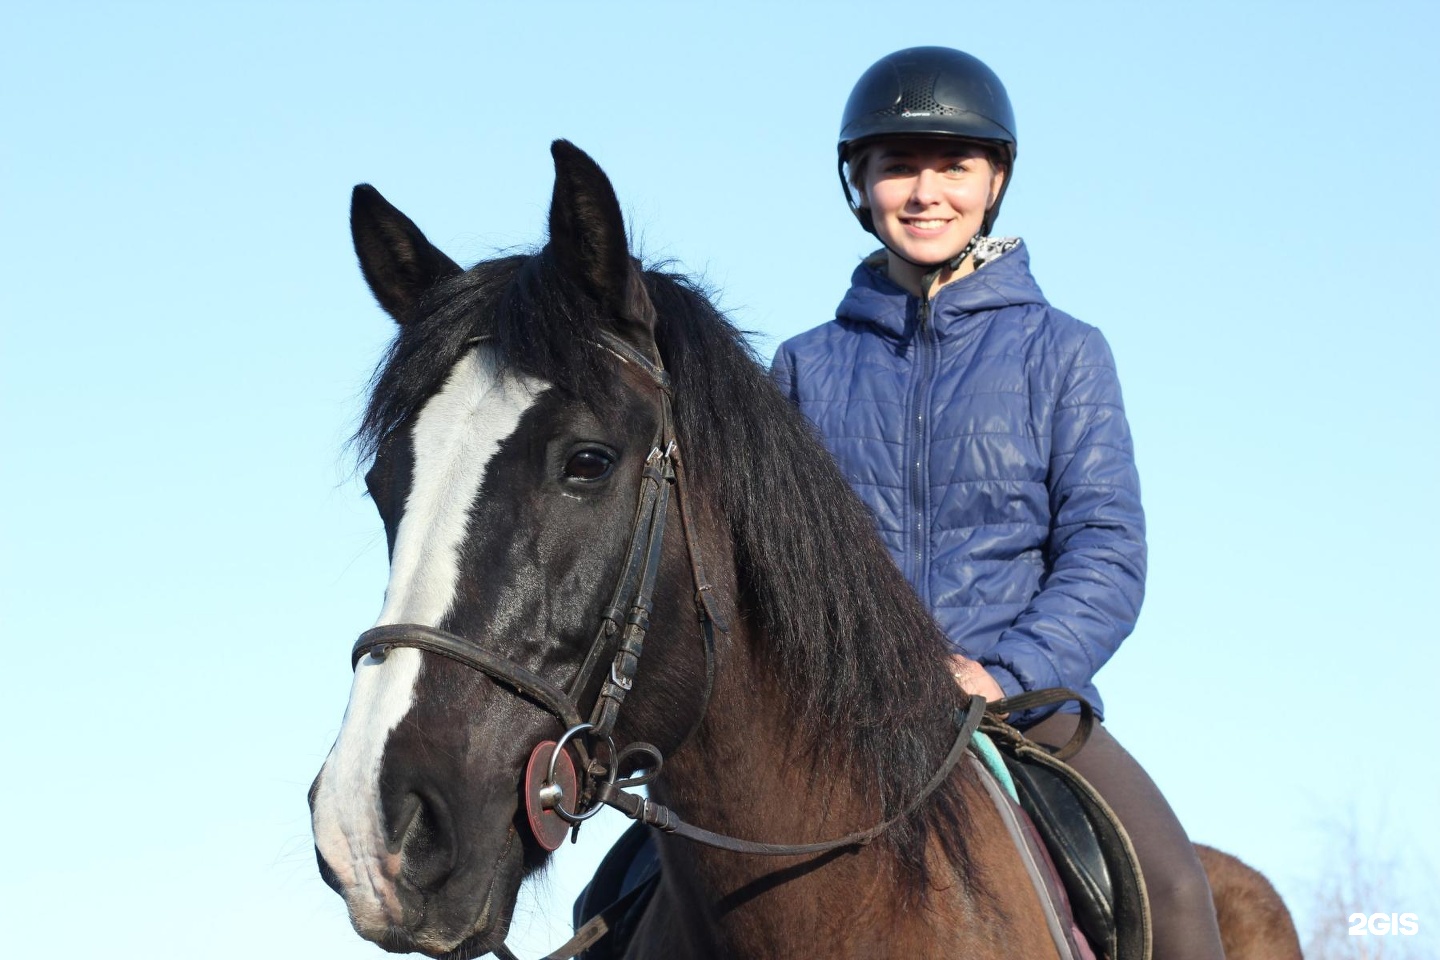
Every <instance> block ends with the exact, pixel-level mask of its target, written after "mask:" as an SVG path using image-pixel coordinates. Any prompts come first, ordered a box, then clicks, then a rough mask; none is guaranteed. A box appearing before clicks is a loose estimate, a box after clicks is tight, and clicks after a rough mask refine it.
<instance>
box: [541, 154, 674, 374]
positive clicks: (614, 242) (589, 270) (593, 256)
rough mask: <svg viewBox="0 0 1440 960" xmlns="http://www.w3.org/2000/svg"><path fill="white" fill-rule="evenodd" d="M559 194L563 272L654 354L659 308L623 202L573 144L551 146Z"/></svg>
mask: <svg viewBox="0 0 1440 960" xmlns="http://www.w3.org/2000/svg"><path fill="white" fill-rule="evenodd" d="M550 155H551V156H552V157H554V158H555V195H554V197H552V199H551V201H550V250H551V253H552V255H553V256H554V257H555V262H556V264H557V265H558V266H559V268H560V270H561V271H562V272H564V273H565V274H567V275H568V276H572V277H575V278H576V279H577V280H578V281H579V282H580V284H581V286H582V288H583V289H584V290H585V292H586V293H588V294H589V295H590V296H592V297H594V298H595V300H596V302H598V303H599V305H600V310H601V313H602V314H603V315H604V316H605V317H606V318H607V319H609V320H611V321H613V322H615V326H616V330H615V332H616V333H619V334H620V335H621V336H624V337H626V338H627V339H630V340H632V341H633V342H635V344H636V346H638V347H640V348H641V349H642V350H643V351H644V352H645V353H647V354H653V353H654V332H655V307H654V305H653V304H652V303H651V302H650V297H649V295H648V294H646V292H645V283H644V280H643V278H642V276H641V273H640V270H639V268H638V267H637V266H636V264H635V261H634V260H633V259H632V258H631V256H630V244H629V242H628V241H627V240H626V239H625V219H624V217H622V216H621V214H620V201H619V200H617V199H616V198H615V188H614V187H612V186H611V185H610V178H609V177H607V176H605V171H603V170H601V169H600V167H599V165H598V164H597V163H596V162H595V161H594V160H591V159H590V157H589V155H588V154H586V153H585V151H583V150H581V149H580V148H579V147H577V146H575V145H574V144H573V143H571V142H570V141H568V140H556V141H555V142H554V143H552V144H551V145H550Z"/></svg>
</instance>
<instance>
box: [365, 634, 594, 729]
mask: <svg viewBox="0 0 1440 960" xmlns="http://www.w3.org/2000/svg"><path fill="white" fill-rule="evenodd" d="M391 647H415V648H416V649H419V650H428V651H429V652H430V653H437V654H439V655H440V656H442V657H448V658H449V659H451V660H454V661H455V662H456V663H461V664H464V665H465V666H467V667H470V668H471V669H472V670H478V671H480V672H481V673H483V674H485V675H487V676H489V677H492V678H493V679H495V680H498V681H500V682H501V683H503V684H504V685H505V686H507V687H509V688H510V689H511V690H514V691H515V692H516V693H518V694H520V695H521V696H523V697H525V698H527V699H529V700H533V701H534V702H535V703H536V704H537V705H539V706H541V707H543V708H545V709H546V710H547V711H549V712H550V713H551V714H552V715H553V716H555V717H556V719H558V720H559V721H560V722H561V723H563V724H565V726H566V727H573V726H575V725H577V724H578V723H579V722H580V712H579V711H578V710H577V709H576V708H575V703H574V701H572V700H571V699H570V698H569V697H568V696H566V695H565V691H563V690H561V689H560V688H559V687H557V686H555V684H553V683H551V682H550V681H549V680H546V679H545V678H544V677H542V676H540V675H539V674H537V673H534V672H533V671H530V670H527V669H525V668H524V667H522V666H520V665H519V664H518V663H515V662H513V661H511V660H506V659H505V658H504V657H501V656H498V655H496V654H493V653H491V652H489V651H488V650H482V649H481V648H480V647H478V646H476V645H475V644H473V643H471V642H469V641H468V640H465V639H464V638H462V637H457V636H456V635H455V634H453V633H447V632H446V631H444V630H441V629H439V628H437V627H427V626H425V625H424V624H421V623H390V624H385V625H383V626H379V627H371V628H370V629H369V630H366V631H365V632H364V633H362V634H360V638H359V639H358V640H356V641H355V647H354V649H352V650H351V651H350V666H351V668H352V669H353V668H354V667H356V666H357V665H358V664H359V663H360V659H361V658H362V657H364V656H365V655H366V654H367V653H368V654H370V655H371V656H373V657H374V658H375V659H377V660H383V659H385V655H386V654H387V653H388V652H389V651H390V648H391Z"/></svg>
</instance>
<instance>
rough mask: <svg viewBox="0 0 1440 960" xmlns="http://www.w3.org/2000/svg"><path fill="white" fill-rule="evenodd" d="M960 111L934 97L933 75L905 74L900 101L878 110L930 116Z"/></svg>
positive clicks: (903, 114)
mask: <svg viewBox="0 0 1440 960" xmlns="http://www.w3.org/2000/svg"><path fill="white" fill-rule="evenodd" d="M959 112H960V111H958V110H956V109H955V108H954V107H951V106H947V105H945V104H943V103H941V102H940V101H939V100H936V99H935V77H934V76H933V75H926V76H921V77H917V76H915V75H913V74H907V75H905V76H903V77H902V78H901V85H900V102H899V103H897V104H895V105H894V106H892V107H889V108H887V109H885V110H882V111H879V113H880V115H882V116H905V115H907V114H917V113H918V114H921V115H922V116H932V117H953V116H956V115H957V114H958V113H959Z"/></svg>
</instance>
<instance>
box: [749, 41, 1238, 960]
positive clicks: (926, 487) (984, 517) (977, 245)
mask: <svg viewBox="0 0 1440 960" xmlns="http://www.w3.org/2000/svg"><path fill="white" fill-rule="evenodd" d="M1015 152H1016V139H1015V121H1014V116H1013V113H1012V111H1011V108H1010V102H1009V99H1008V97H1007V95H1006V93H1005V88H1004V86H1003V85H1002V84H1001V83H1000V80H999V78H998V77H996V75H995V74H994V73H993V72H992V71H991V70H990V69H989V68H988V67H987V66H985V64H983V63H981V62H980V61H979V60H977V59H975V58H974V57H972V56H969V55H968V54H965V53H961V52H960V51H958V50H950V49H946V48H943V47H917V48H913V49H909V50H902V51H900V52H898V53H894V54H891V55H890V56H888V57H885V58H883V59H881V60H880V61H879V62H877V63H876V64H875V65H874V66H872V67H871V68H870V69H869V70H868V71H866V72H865V74H864V75H863V76H862V77H861V78H860V80H859V82H858V83H857V84H856V86H855V89H854V91H853V92H852V93H851V94H850V99H849V101H848V103H847V104H846V106H845V115H844V119H843V121H842V123H841V129H840V141H839V165H840V171H841V180H842V183H843V185H844V187H845V192H846V196H847V199H849V200H850V202H851V207H852V209H853V210H854V212H855V215H856V217H857V219H858V220H859V221H860V224H861V226H862V227H864V228H865V229H866V230H867V231H869V232H870V233H872V234H874V235H875V236H876V237H877V238H878V239H879V241H880V243H881V244H882V245H883V246H882V249H881V250H879V251H877V252H876V253H875V254H874V255H873V256H871V257H869V258H867V259H866V260H865V261H864V262H863V263H862V264H861V265H860V266H859V267H858V268H856V270H855V272H854V274H853V276H852V277H851V286H850V290H849V292H848V293H847V294H846V295H845V298H844V299H843V300H842V301H841V303H840V306H839V309H838V310H837V313H836V317H835V319H834V320H832V321H830V322H829V323H826V324H824V325H822V326H819V327H817V328H815V329H813V330H810V331H809V332H807V333H804V334H801V335H800V336H798V337H795V338H794V339H792V340H789V341H788V342H786V343H785V344H783V345H782V346H781V348H780V350H779V352H778V353H777V354H776V357H775V363H774V374H775V377H776V379H777V381H778V382H779V383H780V385H781V388H782V389H783V390H785V391H786V392H787V394H788V395H789V396H790V398H791V399H792V400H793V401H794V402H795V403H796V404H798V405H799V407H800V409H801V410H802V411H803V412H804V413H805V414H806V415H808V416H809V417H810V419H811V420H813V421H814V422H815V424H816V426H817V427H818V428H819V431H820V433H821V435H822V436H823V437H824V439H825V442H826V444H827V446H829V448H830V450H831V451H832V452H833V453H834V455H835V457H836V459H837V460H838V461H839V463H840V466H841V468H842V469H843V470H844V471H845V473H846V476H847V477H848V478H849V479H850V482H851V483H852V484H853V485H854V487H855V489H856V491H857V492H858V493H859V494H860V496H861V498H862V499H864V500H865V502H866V503H867V504H869V506H870V508H871V509H872V510H873V511H874V513H875V516H876V521H877V525H878V527H879V530H880V533H881V535H882V537H883V538H884V540H885V542H886V543H887V545H888V546H889V547H890V550H891V552H892V553H893V555H894V557H895V560H896V562H897V563H898V564H899V565H900V567H901V569H902V570H903V571H904V572H905V574H906V575H907V577H908V578H909V580H910V583H911V584H912V585H913V586H914V587H915V589H916V591H917V592H918V593H919V595H920V597H921V599H923V600H924V601H925V603H926V604H927V605H928V606H929V607H930V609H931V611H932V612H933V613H934V615H935V618H936V620H937V621H938V622H939V624H940V625H941V627H942V628H943V629H944V630H945V632H946V634H947V635H948V636H949V638H950V640H951V642H952V644H953V645H954V651H955V653H954V668H955V678H956V681H957V682H958V683H960V684H961V686H963V687H964V688H965V689H966V690H967V691H969V692H971V693H978V694H981V695H982V696H984V697H986V698H987V699H991V700H994V699H999V698H1001V697H1004V696H1009V695H1013V694H1017V693H1021V692H1023V691H1028V690H1036V689H1042V688H1046V687H1070V688H1071V689H1074V690H1076V691H1078V692H1079V693H1081V694H1082V695H1083V696H1084V697H1085V698H1086V699H1087V700H1089V702H1090V703H1091V704H1092V705H1093V706H1094V708H1095V710H1096V713H1097V715H1100V713H1101V711H1102V709H1103V706H1102V703H1101V700H1100V696H1099V693H1098V692H1097V691H1096V689H1095V684H1094V682H1093V677H1094V675H1095V673H1096V671H1098V670H1099V669H1100V667H1101V666H1103V665H1104V663H1105V661H1107V660H1108V659H1109V658H1110V656H1111V655H1112V654H1113V653H1114V652H1115V650H1116V648H1117V647H1118V646H1119V645H1120V642H1121V641H1122V640H1124V639H1125V637H1126V636H1128V635H1129V633H1130V631H1131V630H1132V629H1133V628H1134V626H1135V620H1136V617H1137V616H1138V614H1139V612H1140V603H1141V599H1142V597H1143V595H1144V585H1145V562H1146V556H1145V519H1144V514H1143V512H1142V510H1141V506H1140V485H1139V479H1138V477H1137V475H1136V471H1135V461H1134V454H1133V449H1132V446H1131V440H1130V429H1129V426H1128V424H1127V423H1126V420H1125V411H1124V408H1123V406H1122V404H1121V398H1120V383H1119V380H1118V379H1117V378H1116V374H1115V365H1114V361H1113V360H1112V358H1111V355H1110V349H1109V347H1108V346H1107V344H1106V342H1105V338H1104V337H1103V336H1101V334H1100V331H1098V330H1096V329H1095V328H1094V327H1091V326H1087V325H1086V324H1084V323H1081V322H1080V321H1078V320H1076V319H1074V318H1073V317H1070V316H1068V315H1066V314H1064V313H1061V312H1060V311H1059V310H1056V309H1055V308H1053V307H1051V306H1050V305H1049V303H1048V302H1046V300H1045V297H1044V295H1043V294H1042V293H1041V292H1040V288H1039V287H1038V286H1037V285H1036V283H1035V280H1034V278H1033V277H1032V276H1031V275H1030V267H1029V254H1028V252H1027V251H1026V249H1025V245H1024V243H1022V242H1021V241H1020V240H1018V239H1013V238H1007V239H998V238H993V237H991V236H990V230H991V227H992V226H993V224H994V222H995V218H996V216H997V215H998V213H999V211H1000V203H1001V200H1002V199H1003V197H1004V195H1005V190H1006V188H1007V187H1008V186H1009V184H1010V181H1011V179H1012V178H1013V173H1014V169H1015ZM852 189H853V190H854V194H853V195H852V194H851V190H852ZM1071 709H1074V708H1073V707H1072V708H1071ZM1009 720H1010V722H1011V723H1012V724H1015V725H1016V726H1018V727H1020V728H1021V729H1023V730H1025V731H1026V732H1027V734H1028V735H1029V736H1030V737H1031V738H1032V739H1034V740H1037V741H1039V742H1042V743H1046V744H1052V745H1059V744H1062V743H1064V742H1065V741H1066V740H1067V739H1069V736H1070V734H1071V732H1073V730H1074V729H1075V725H1076V722H1077V717H1076V715H1075V714H1072V713H1067V712H1054V711H1053V708H1052V709H1051V710H1035V711H1026V712H1024V713H1019V714H1016V715H1013V716H1011V717H1010V718H1009ZM1071 763H1072V764H1073V765H1074V766H1075V767H1076V768H1077V769H1078V770H1079V771H1080V772H1081V773H1082V775H1084V776H1085V778H1086V779H1087V780H1089V781H1090V783H1091V784H1092V785H1094V786H1095V788H1096V789H1097V790H1099V791H1100V793H1101V794H1102V795H1103V796H1104V797H1105V798H1106V800H1107V801H1108V802H1109V803H1110V805H1111V806H1112V808H1113V809H1114V810H1115V811H1116V813H1117V814H1118V815H1119V817H1120V818H1121V821H1122V822H1123V823H1124V824H1125V826H1126V829H1127V832H1128V833H1129V834H1130V837H1131V840H1132V842H1133V843H1134V845H1135V848H1136V851H1137V853H1138V855H1139V858H1140V861H1141V866H1142V868H1143V869H1144V872H1145V879H1146V884H1147V887H1148V890H1149V895H1150V901H1151V911H1152V918H1153V925H1154V956H1155V957H1156V960H1176V958H1215V960H1219V958H1222V957H1223V956H1224V954H1223V951H1222V949H1221V946H1220V934H1219V929H1218V927H1217V925H1216V921H1215V913H1214V907H1213V905H1212V903H1211V897H1210V888H1209V885H1208V883H1207V882H1206V879H1205V873H1204V871H1203V869H1202V867H1201V866H1200V863H1199V860H1198V859H1197V858H1196V855H1195V853H1194V850H1193V848H1192V847H1191V845H1190V841H1189V839H1188V838H1187V837H1186V835H1185V831H1184V829H1183V828H1182V827H1181V826H1180V824H1179V822H1178V821H1177V820H1176V818H1175V815H1174V813H1173V812H1172V811H1171V810H1170V807H1169V805H1168V804H1167V803H1166V802H1165V799H1164V798H1163V797H1162V796H1161V795H1160V792H1159V790H1158V789H1156V787H1155V785H1154V783H1153V782H1152V781H1151V780H1150V778H1149V777H1148V776H1147V775H1146V773H1145V771H1144V770H1142V769H1141V768H1140V766H1139V765H1138V764H1137V763H1136V762H1135V761H1134V760H1133V759H1132V758H1131V757H1130V756H1129V754H1128V753H1126V752H1125V750H1124V748H1122V747H1121V746H1120V744H1119V743H1117V742H1116V741H1115V739H1114V738H1113V737H1111V736H1110V735H1109V733H1107V732H1106V731H1105V729H1104V727H1103V725H1102V724H1096V727H1095V732H1094V733H1093V734H1092V736H1091V737H1090V740H1089V741H1088V743H1087V745H1086V746H1085V748H1084V749H1083V750H1082V751H1081V752H1080V753H1079V754H1078V755H1077V756H1076V757H1075V758H1074V759H1073V760H1072V761H1071Z"/></svg>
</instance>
